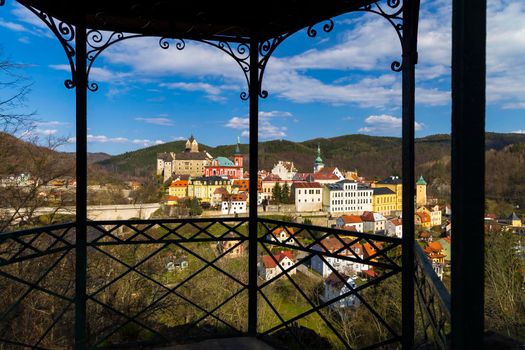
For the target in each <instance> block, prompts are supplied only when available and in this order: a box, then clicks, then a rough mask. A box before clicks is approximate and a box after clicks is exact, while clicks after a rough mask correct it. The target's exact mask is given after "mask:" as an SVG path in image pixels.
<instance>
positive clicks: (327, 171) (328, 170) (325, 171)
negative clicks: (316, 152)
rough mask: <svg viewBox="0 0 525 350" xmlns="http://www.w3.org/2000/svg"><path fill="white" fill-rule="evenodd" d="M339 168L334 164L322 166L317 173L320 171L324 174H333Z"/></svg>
mask: <svg viewBox="0 0 525 350" xmlns="http://www.w3.org/2000/svg"><path fill="white" fill-rule="evenodd" d="M336 169H337V168H336V167H334V166H332V167H324V168H321V170H319V171H318V172H317V173H318V174H320V173H323V174H331V173H333V172H334V171H335V170H336Z"/></svg>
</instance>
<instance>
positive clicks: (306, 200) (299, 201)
mask: <svg viewBox="0 0 525 350" xmlns="http://www.w3.org/2000/svg"><path fill="white" fill-rule="evenodd" d="M317 201H318V202H320V201H321V198H317ZM297 202H298V203H301V200H300V199H298V200H297ZM312 202H314V198H312ZM304 203H308V199H305V200H304Z"/></svg>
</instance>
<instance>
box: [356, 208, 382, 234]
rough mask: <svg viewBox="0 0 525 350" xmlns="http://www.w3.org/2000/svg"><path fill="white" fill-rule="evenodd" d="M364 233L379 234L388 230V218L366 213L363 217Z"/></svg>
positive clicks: (370, 212)
mask: <svg viewBox="0 0 525 350" xmlns="http://www.w3.org/2000/svg"><path fill="white" fill-rule="evenodd" d="M361 219H362V220H363V230H364V232H374V233H375V232H379V231H385V230H386V218H385V217H384V216H383V215H381V214H379V213H376V212H373V211H365V212H364V213H363V215H361Z"/></svg>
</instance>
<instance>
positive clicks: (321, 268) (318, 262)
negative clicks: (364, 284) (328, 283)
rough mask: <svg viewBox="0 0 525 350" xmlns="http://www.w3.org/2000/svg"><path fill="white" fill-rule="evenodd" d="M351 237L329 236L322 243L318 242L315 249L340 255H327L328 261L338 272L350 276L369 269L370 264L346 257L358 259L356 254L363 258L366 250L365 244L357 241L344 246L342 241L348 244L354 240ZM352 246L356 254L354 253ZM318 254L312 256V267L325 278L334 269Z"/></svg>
mask: <svg viewBox="0 0 525 350" xmlns="http://www.w3.org/2000/svg"><path fill="white" fill-rule="evenodd" d="M352 240H353V239H351V238H340V240H339V239H337V238H335V237H327V238H325V239H323V240H322V241H321V244H322V246H321V245H320V244H316V245H315V246H314V247H313V249H314V250H317V251H320V252H321V251H325V252H330V253H333V254H337V255H338V256H340V258H339V257H331V256H325V259H326V261H327V262H328V264H330V265H331V266H332V267H333V268H334V269H335V270H337V272H339V273H344V274H347V275H349V276H354V275H356V274H357V273H359V272H361V271H364V270H368V265H366V264H362V263H360V262H357V261H351V260H347V259H345V258H353V259H356V255H357V256H358V257H359V258H360V259H363V256H364V251H363V246H362V245H361V244H359V243H355V244H353V245H351V246H350V247H346V246H343V244H342V243H341V241H343V242H344V244H345V245H348V244H350V243H351V242H352ZM348 248H350V249H351V250H352V251H353V252H354V253H355V254H353V253H352V252H351V251H350V249H348ZM328 264H326V263H325V262H324V261H323V260H322V259H321V258H320V257H319V256H318V255H316V256H314V257H313V258H312V269H314V270H315V271H317V272H319V273H320V274H321V275H322V276H323V278H327V277H328V276H329V275H330V274H331V273H332V272H333V271H332V269H331V268H330V267H329V266H328Z"/></svg>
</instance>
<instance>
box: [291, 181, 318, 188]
mask: <svg viewBox="0 0 525 350" xmlns="http://www.w3.org/2000/svg"><path fill="white" fill-rule="evenodd" d="M293 186H295V188H322V187H323V185H321V184H320V183H319V182H294V183H293Z"/></svg>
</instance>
